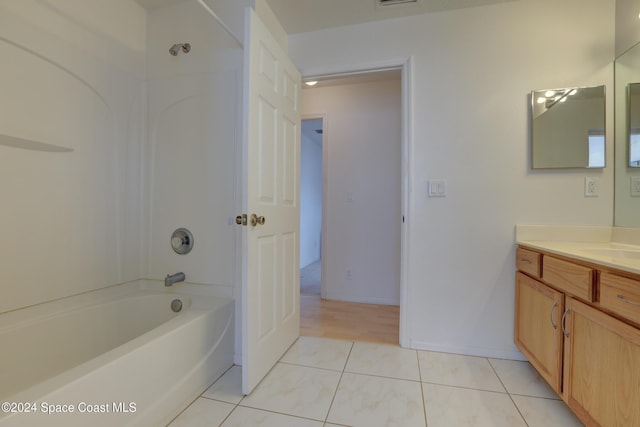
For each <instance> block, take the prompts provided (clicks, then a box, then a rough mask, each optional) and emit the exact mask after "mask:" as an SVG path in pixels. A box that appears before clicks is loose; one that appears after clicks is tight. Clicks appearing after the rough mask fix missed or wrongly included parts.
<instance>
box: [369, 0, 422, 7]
mask: <svg viewBox="0 0 640 427" xmlns="http://www.w3.org/2000/svg"><path fill="white" fill-rule="evenodd" d="M411 3H418V0H378V5H380V6H395V5H399V4H411Z"/></svg>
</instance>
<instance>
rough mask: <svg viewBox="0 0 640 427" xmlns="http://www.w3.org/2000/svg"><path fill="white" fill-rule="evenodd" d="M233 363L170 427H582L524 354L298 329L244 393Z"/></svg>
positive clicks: (237, 368) (239, 375)
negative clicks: (304, 333)
mask: <svg viewBox="0 0 640 427" xmlns="http://www.w3.org/2000/svg"><path fill="white" fill-rule="evenodd" d="M240 381H241V368H240V367H238V366H234V367H232V368H231V369H230V370H229V371H228V372H227V373H226V374H225V375H224V376H222V378H220V379H219V380H218V381H217V382H216V383H214V384H213V385H212V386H211V387H210V388H209V389H208V390H206V391H205V392H204V393H203V394H202V395H201V396H200V397H199V398H198V399H196V400H195V401H194V402H193V403H192V404H191V406H189V407H188V408H187V409H185V410H184V411H183V412H182V413H181V414H180V415H179V416H178V417H176V419H175V420H173V422H172V423H171V424H169V426H170V427H185V426H186V427H196V426H198V427H199V426H207V427H218V426H223V427H232V426H234V427H235V426H238V427H240V426H242V427H246V426H251V427H256V426H277V427H288V426H296V427H298V426H299V427H307V426H308V427H323V426H333V427H335V426H366V427H376V426H398V427H412V426H422V427H424V426H427V425H428V427H463V426H477V427H480V426H482V427H484V426H486V427H501V426H505V427H514V426H523V427H527V426H528V427H538V426H540V427H551V426H552V427H560V426H562V427H564V426H582V423H580V421H579V420H578V419H577V418H576V417H575V416H574V415H573V414H572V413H571V411H569V409H568V408H567V407H566V406H565V404H564V402H562V401H561V400H559V398H558V396H557V395H556V394H555V393H553V391H551V389H550V388H549V387H548V386H547V384H546V383H545V382H544V380H543V379H542V378H541V377H540V376H539V375H538V374H537V373H536V372H535V371H534V370H533V368H531V366H530V365H529V364H528V363H527V362H520V361H512V360H499V359H487V358H484V357H472V356H460V355H453V354H444V353H434V352H429V351H420V350H418V351H416V350H408V349H403V348H400V347H398V346H393V345H386V344H372V343H361V342H352V341H341V340H335V339H327V338H313V337H300V338H299V339H298V341H297V342H296V343H295V344H294V345H293V346H292V347H291V349H289V351H288V352H287V353H286V354H285V355H284V356H283V357H282V359H281V360H280V362H279V363H278V364H277V365H276V366H275V367H274V368H273V370H272V371H271V372H270V373H269V374H268V375H267V376H266V377H265V379H264V380H263V381H262V382H261V383H260V384H259V385H258V387H256V389H255V390H254V391H253V393H251V394H250V395H249V396H246V397H243V396H242V394H241V393H240Z"/></svg>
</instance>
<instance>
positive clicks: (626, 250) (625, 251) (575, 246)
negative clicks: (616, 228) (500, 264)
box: [517, 240, 640, 274]
mask: <svg viewBox="0 0 640 427" xmlns="http://www.w3.org/2000/svg"><path fill="white" fill-rule="evenodd" d="M517 243H518V244H519V245H522V246H526V247H528V248H531V249H538V250H540V251H545V252H548V253H552V254H556V255H562V256H567V257H571V258H574V259H578V260H582V261H586V262H590V263H594V264H600V265H603V266H606V267H611V268H615V269H618V270H623V271H628V272H630V273H635V274H640V246H635V245H625V244H622V243H615V242H567V241H545V240H522V241H518V242H517Z"/></svg>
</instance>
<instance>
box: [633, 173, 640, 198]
mask: <svg viewBox="0 0 640 427" xmlns="http://www.w3.org/2000/svg"><path fill="white" fill-rule="evenodd" d="M631 197H640V176H632V177H631Z"/></svg>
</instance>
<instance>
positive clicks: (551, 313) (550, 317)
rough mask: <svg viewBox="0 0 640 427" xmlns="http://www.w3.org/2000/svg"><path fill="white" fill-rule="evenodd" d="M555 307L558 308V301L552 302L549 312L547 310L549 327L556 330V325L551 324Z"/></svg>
mask: <svg viewBox="0 0 640 427" xmlns="http://www.w3.org/2000/svg"><path fill="white" fill-rule="evenodd" d="M557 306H558V301H554V302H553V305H552V306H551V310H549V321H550V322H551V326H553V329H558V324H557V323H553V310H555V308H556V307H557Z"/></svg>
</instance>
